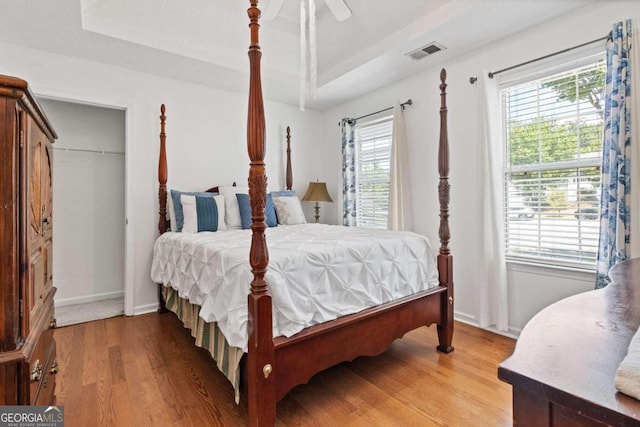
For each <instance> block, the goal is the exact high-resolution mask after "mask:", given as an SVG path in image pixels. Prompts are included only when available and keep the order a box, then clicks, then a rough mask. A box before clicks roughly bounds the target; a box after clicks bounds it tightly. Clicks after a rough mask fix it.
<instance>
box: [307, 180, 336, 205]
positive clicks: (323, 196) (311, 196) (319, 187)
mask: <svg viewBox="0 0 640 427" xmlns="http://www.w3.org/2000/svg"><path fill="white" fill-rule="evenodd" d="M302 200H303V201H305V202H333V200H331V196H330V195H329V192H328V191H327V184H326V183H325V182H310V183H309V188H307V192H306V193H305V195H304V197H303V198H302Z"/></svg>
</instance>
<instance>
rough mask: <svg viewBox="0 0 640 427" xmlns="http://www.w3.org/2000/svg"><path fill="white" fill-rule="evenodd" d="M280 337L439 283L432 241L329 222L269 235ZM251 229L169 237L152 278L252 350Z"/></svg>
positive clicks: (159, 247)
mask: <svg viewBox="0 0 640 427" xmlns="http://www.w3.org/2000/svg"><path fill="white" fill-rule="evenodd" d="M266 235H267V244H268V247H269V268H268V271H267V274H266V276H265V277H266V281H267V283H268V285H269V291H270V293H271V295H272V298H273V332H274V336H280V335H284V336H291V335H293V334H295V333H297V332H300V331H301V330H302V329H304V328H306V327H308V326H311V325H314V324H318V323H322V322H326V321H328V320H333V319H336V318H338V317H340V316H343V315H346V314H352V313H356V312H358V311H361V310H363V309H364V308H367V307H372V306H374V305H378V304H381V303H384V302H388V301H391V300H394V299H398V298H401V297H403V296H407V295H411V294H413V293H416V292H418V291H421V290H424V289H427V288H430V287H434V286H437V284H438V272H437V267H436V261H435V256H434V254H433V251H432V249H431V246H430V243H429V241H428V240H427V239H426V238H425V237H424V236H421V235H419V234H415V233H411V232H395V231H386V230H369V229H367V230H365V229H359V228H352V227H342V226H331V225H323V224H303V225H293V226H282V225H280V226H278V227H274V228H268V229H267V231H266ZM250 242H251V231H250V230H231V231H224V232H217V233H212V232H203V233H197V234H189V233H165V234H163V235H162V236H161V237H159V238H158V240H157V241H156V243H155V247H154V255H153V264H152V267H151V278H152V279H153V281H154V282H156V283H163V284H165V285H166V286H169V285H170V286H172V287H173V288H174V289H176V290H177V291H178V293H179V295H180V296H181V297H183V298H188V299H189V301H190V302H191V303H193V304H198V305H200V306H201V307H202V310H201V311H200V316H201V317H202V318H203V319H204V320H206V321H208V322H212V321H215V322H217V323H218V326H219V328H220V329H221V330H222V332H223V333H224V335H225V337H226V338H227V341H228V342H229V344H230V345H232V346H234V347H239V348H242V349H244V350H245V351H246V348H247V294H248V293H249V284H250V282H251V280H252V279H253V275H252V274H251V268H250V265H249V261H248V259H249V246H250Z"/></svg>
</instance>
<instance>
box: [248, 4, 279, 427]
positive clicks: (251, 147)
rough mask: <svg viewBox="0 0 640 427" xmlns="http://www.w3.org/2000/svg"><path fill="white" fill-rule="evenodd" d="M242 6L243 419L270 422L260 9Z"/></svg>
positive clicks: (272, 398)
mask: <svg viewBox="0 0 640 427" xmlns="http://www.w3.org/2000/svg"><path fill="white" fill-rule="evenodd" d="M250 2H251V8H249V10H248V11H247V13H248V15H249V19H250V21H251V23H250V24H249V27H250V28H251V46H249V64H250V77H249V79H250V80H249V112H248V119H247V150H248V152H249V158H250V160H251V167H250V168H249V198H250V200H251V218H252V223H251V230H252V238H251V251H250V253H249V261H250V263H251V271H252V272H253V281H252V282H251V292H250V293H249V296H248V310H249V313H248V315H249V324H248V333H249V344H248V345H249V347H248V354H247V384H248V390H247V392H248V396H247V399H248V406H249V424H250V425H251V426H273V425H275V421H276V394H275V382H274V375H276V374H277V372H274V369H277V367H276V366H274V345H273V329H272V327H273V325H272V317H271V295H269V290H268V288H267V283H266V282H265V280H264V275H265V273H266V272H267V265H268V264H269V253H268V251H267V241H266V237H265V233H264V232H265V229H266V228H267V225H266V224H265V206H266V201H267V175H266V172H265V164H264V156H265V143H264V142H265V140H264V136H265V119H264V103H263V100H262V83H261V78H260V59H261V57H262V52H261V51H260V45H259V42H258V30H259V29H260V24H259V23H258V20H259V19H260V9H258V7H257V6H258V0H250Z"/></svg>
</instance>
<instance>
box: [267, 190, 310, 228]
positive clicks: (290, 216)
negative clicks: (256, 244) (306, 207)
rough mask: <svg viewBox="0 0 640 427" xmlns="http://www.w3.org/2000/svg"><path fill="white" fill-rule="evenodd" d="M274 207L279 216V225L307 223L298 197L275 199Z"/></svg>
mask: <svg viewBox="0 0 640 427" xmlns="http://www.w3.org/2000/svg"><path fill="white" fill-rule="evenodd" d="M273 205H274V206H275V208H276V214H277V215H278V224H283V225H294V224H306V223H307V220H306V219H305V217H304V212H302V206H300V199H298V197H296V196H292V197H274V198H273Z"/></svg>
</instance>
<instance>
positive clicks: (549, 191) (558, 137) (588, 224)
mask: <svg viewBox="0 0 640 427" xmlns="http://www.w3.org/2000/svg"><path fill="white" fill-rule="evenodd" d="M604 75H605V65H604V62H603V61H598V62H594V63H592V64H590V65H587V66H583V67H580V68H577V69H574V70H570V71H567V72H563V73H561V74H555V75H552V76H547V77H545V78H541V79H536V80H534V81H528V82H525V83H522V84H519V85H517V86H513V87H509V88H506V89H502V90H501V95H502V104H503V114H504V116H503V123H504V140H505V165H504V180H505V197H504V203H505V210H504V211H505V224H506V254H507V257H508V258H511V259H521V260H528V261H535V262H541V263H550V264H555V265H566V266H573V267H582V268H595V261H596V254H597V246H598V229H599V216H600V212H599V205H600V203H599V199H600V167H601V157H602V132H603V110H602V106H603V104H604Z"/></svg>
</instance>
